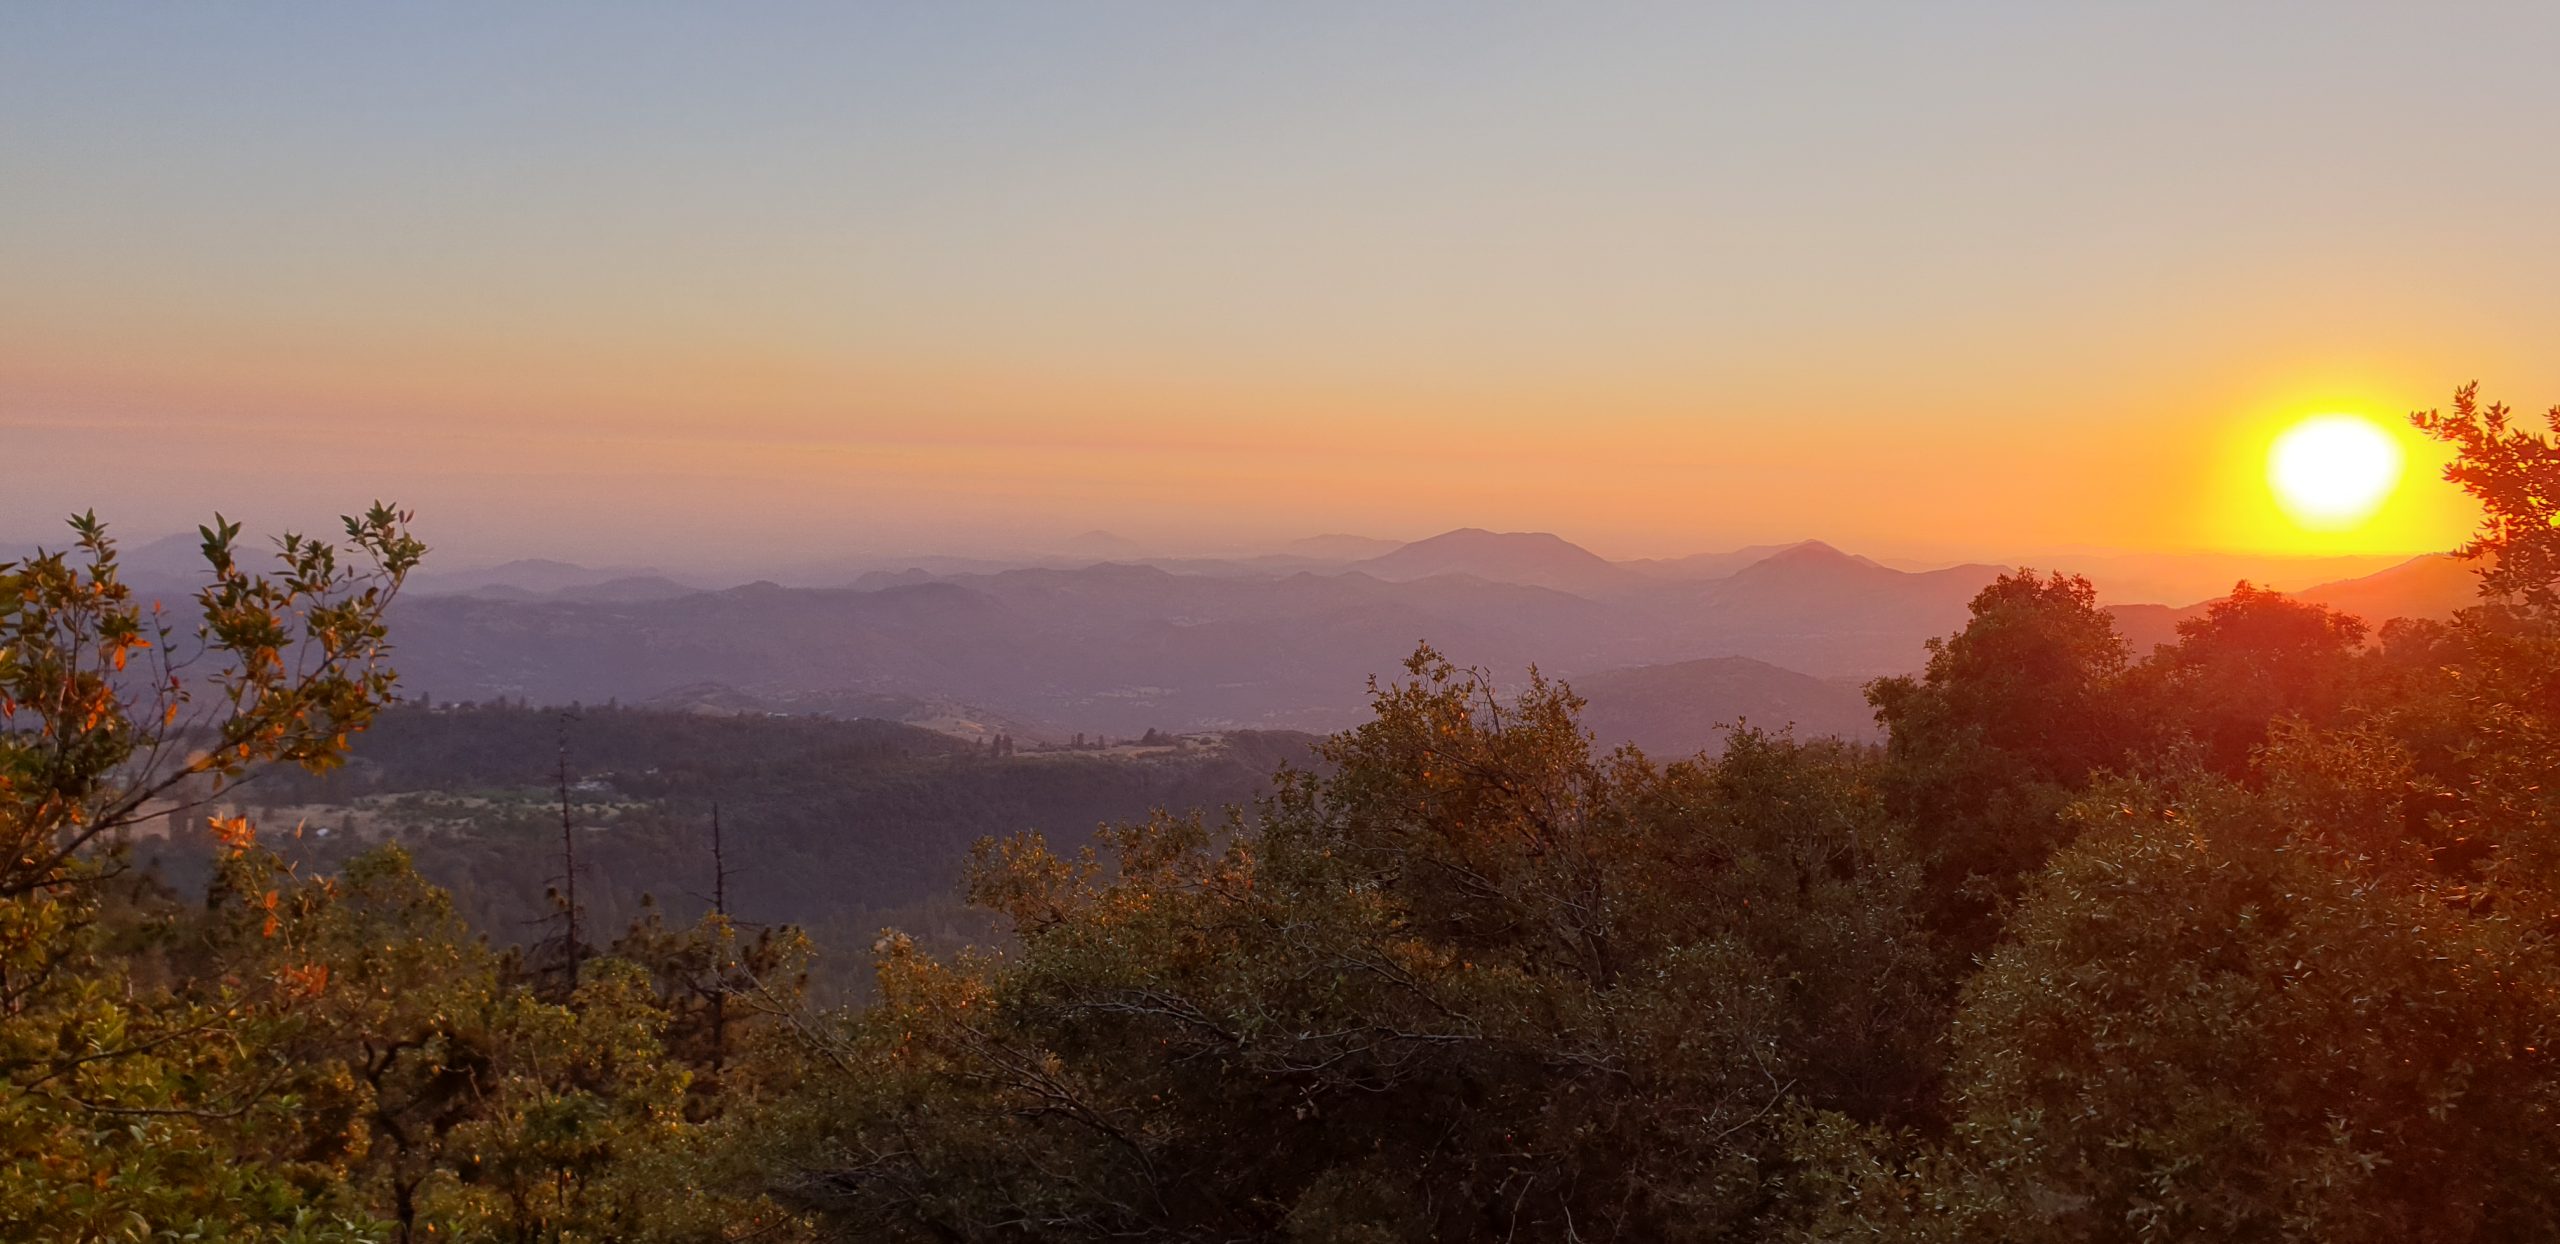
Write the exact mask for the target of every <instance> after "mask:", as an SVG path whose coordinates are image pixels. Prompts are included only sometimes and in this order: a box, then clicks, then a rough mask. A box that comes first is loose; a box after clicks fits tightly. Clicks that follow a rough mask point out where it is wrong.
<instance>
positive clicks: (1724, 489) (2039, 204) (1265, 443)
mask: <svg viewBox="0 0 2560 1244" xmlns="http://www.w3.org/2000/svg"><path fill="white" fill-rule="evenodd" d="M2553 47H2560V6H2551V5H2522V4H2519V5H2512V6H2482V7H2472V6H2462V5H2450V4H2444V5H2424V6H2414V5H2404V6H2390V7H2387V8H2383V7H2374V8H2368V7H2365V6H2357V5H2345V4H2334V5H2325V6H2290V5H2288V6H2279V5H2273V4H2267V5H2255V4H2231V3H2219V4H2193V5H2189V4H2142V5H2133V4H2121V5H2119V4H2083V5H2052V4H2033V5H2014V6H2012V5H1973V4H1930V5H1913V4H1877V5H1847V4H1804V5H1766V6H1738V5H1737V6H1721V5H1716V6H1711V5H1676V6H1660V7H1653V6H1641V5H1629V6H1615V5H1612V6H1564V5H1545V6H1523V7H1513V6H1496V5H1473V4H1471V5H1434V4H1393V5H1374V4H1359V5H1325V4H1312V3H1310V4H1290V5H1254V6H1248V5H1204V4H1173V3H1166V4H1123V3H1091V4H1024V5H1005V4H993V3H988V4H967V5H885V4H884V5H870V6H861V5H846V4H830V5H812V6H787V5H759V4H723V5H696V6H677V5H662V4H635V3H617V4H598V5H583V6H582V5H574V4H549V5H513V4H489V5H472V4H456V3H439V4H432V5H428V4H420V5H398V4H378V5H338V6H323V5H255V4H238V5H218V6H217V5H165V6H161V5H147V4H119V5H63V4H52V3H28V2H24V0H0V539H5V538H18V539H24V538H31V537H33V536H37V535H46V534H50V533H51V532H52V531H53V530H54V524H56V523H57V522H58V520H59V518H60V516H61V515H63V514H65V513H67V512H70V511H74V510H80V509H87V508H91V507H95V508H96V509H97V510H98V511H99V513H100V514H101V515H102V516H104V517H107V518H109V519H110V520H112V521H114V522H116V523H117V524H118V525H119V526H121V527H122V528H124V529H126V530H128V531H131V532H135V533H141V534H157V533H159V532H164V531H169V530H174V529H178V528H180V527H181V526H185V525H191V524H192V523H194V522H196V521H199V520H201V519H202V518H203V517H204V516H205V515H207V514H208V513H210V512H212V511H214V510H217V509H219V510H222V511H223V512H225V513H228V514H232V515H234V516H237V517H244V518H246V519H248V520H249V521H250V522H251V523H252V524H253V525H308V524H312V523H315V522H317V521H321V520H325V519H326V518H327V517H328V516H330V515H333V514H337V513H341V512H346V511H348V510H350V509H353V508H360V507H361V506H362V505H364V504H365V503H367V502H369V501H371V500H373V499H375V498H377V497H380V498H385V499H390V500H395V501H397V502H399V503H400V504H403V505H406V506H409V507H411V508H413V509H414V510H415V511H416V512H417V514H418V522H419V526H420V528H421V529H422V531H424V532H425V534H426V535H427V537H428V538H429V540H430V541H431V542H432V543H435V544H437V545H438V546H439V547H440V548H441V549H443V550H446V551H447V552H449V553H450V554H452V555H455V556H458V557H461V558H464V559H471V558H484V559H485V558H491V557H499V556H509V555H527V554H539V555H548V556H568V557H575V558H580V559H585V560H591V561H593V560H617V561H624V562H639V563H656V564H670V563H687V562H699V561H702V560H704V559H712V560H717V559H720V558H724V557H745V556H749V555H750V554H752V555H754V556H759V557H765V556H771V557H779V556H785V555H795V556H796V555H804V554H805V555H821V554H826V553H831V552H839V551H851V550H872V549H898V550H909V551H929V550H940V551H969V550H972V549H994V548H1009V547H1035V546H1039V545H1041V544H1043V543H1044V542H1055V541H1057V540H1059V539H1062V538H1064V537H1068V536H1072V535H1074V534H1075V533H1078V532H1082V531H1086V530H1089V529H1095V528H1100V529H1107V530H1110V531H1113V532H1117V533H1120V534H1122V535H1124V536H1128V537H1130V538H1132V539H1135V540H1138V541H1140V542H1141V543H1144V544H1148V545H1150V546H1154V547H1158V548H1162V549H1166V550H1168V551H1183V550H1186V549H1196V550H1209V549H1213V548H1222V547H1229V546H1244V545H1249V544H1252V543H1255V542H1259V541H1268V540H1274V539H1278V538H1283V537H1289V536H1299V535H1307V534H1313V533H1316V532H1332V531H1348V532H1356V533H1363V534H1370V535H1377V536H1385V537H1392V538H1412V537H1418V536H1422V535H1427V534H1430V533H1432V532H1434V531H1439V530H1443V529H1446V528H1451V527H1457V526H1482V527H1491V528H1496V529H1517V530H1550V531H1555V532H1559V533H1561V534H1564V535H1566V536H1568V537H1570V538H1573V539H1575V540H1577V541H1579V542H1581V543H1583V544H1586V545H1588V546H1590V547H1592V548H1594V549H1596V550H1598V551H1601V552H1603V553H1605V554H1608V555H1612V556H1653V555H1675V554H1681V553H1689V552H1697V551H1702V550H1711V549H1722V548H1731V547H1735V546H1739V545H1745V544H1753V543H1760V542H1764V541H1772V540H1785V539H1796V538H1803V537H1806V536H1818V537H1821V538H1824V539H1827V540H1830V541H1831V542H1833V543H1835V544H1839V545H1842V546H1843V547H1849V548H1854V549H1859V550H1862V551H1871V552H1875V553H1879V554H1894V555H1905V556H1915V555H1920V556H1925V555H1945V556H1950V557H1952V556H2022V555H2026V554H2028V553H2031V552H2034V551H2038V550H2048V549H2089V548H2108V549H2131V550H2190V549H2193V550H2243V551H2259V552H2264V551H2276V552H2319V553H2350V552H2353V553H2377V552H2401V551H2417V550H2422V549H2430V548H2440V547H2445V546H2447V545H2449V544H2451V543H2452V542H2454V541H2455V540H2456V539H2458V538H2459V537H2460V535H2461V534H2462V533H2463V531H2464V529H2465V528H2466V527H2467V526H2468V523H2469V521H2470V520H2469V517H2468V515H2467V514H2466V512H2465V511H2464V510H2463V507H2462V506H2461V504H2460V503H2459V501H2458V499H2457V498H2454V497H2452V496H2451V495H2450V494H2449V492H2448V489H2447V488H2446V486H2444V485H2442V484H2440V483H2437V482H2434V479H2433V477H2434V464H2435V461H2436V460H2434V459H2432V458H2430V457H2429V456H2428V454H2429V450H2428V447H2426V446H2424V445H2420V444H2417V443H2416V442H2415V441H2411V442H2410V444H2409V445H2408V446H2407V448H2408V449H2409V451H2410V452H2411V453H2412V454H2413V455H2415V457H2413V459H2412V462H2411V466H2410V469H2409V472H2408V478H2409V484H2410V486H2409V487H2407V488H2405V489H2404V490H2402V492H2401V493H2399V494H2397V495H2395V497H2394V498H2393V500H2392V501H2391V502H2389V503H2388V504H2386V505H2385V507H2384V508H2383V510H2382V511H2381V513H2380V514H2378V515H2377V516H2376V517H2375V518H2374V519H2373V520H2372V521H2370V522H2367V523H2363V524H2360V525H2357V526H2355V527H2353V528H2350V529H2346V530H2311V529H2307V528H2303V527H2301V526H2299V525H2297V524H2295V523H2293V522H2292V521H2290V520H2289V519H2288V518H2287V517H2286V515H2285V513H2284V512H2283V511H2282V510H2281V508H2280V507H2278V506H2277V505H2276V504H2275V502H2274V499H2273V498H2272V497H2271V496H2270V495H2269V494H2268V490H2267V487H2266V483H2265V469H2264V459H2265V453H2266V450H2267V447H2268V445H2269V443H2270V442H2271V441H2272V440H2273V439H2274V438H2275V436H2276V435H2277V434H2278V433H2279V432H2280V431H2282V430H2283V429H2284V428H2285V427H2286V426H2287V425H2288V423H2290V422H2291V421H2292V420H2294V419H2297V418H2299V417H2302V416H2305V415H2310V414H2316V413H2323V412H2333V411H2336V412H2346V413H2354V414H2363V415H2368V416H2371V417H2374V418H2377V419H2381V420H2384V421H2386V422H2388V423H2390V424H2391V425H2393V426H2394V427H2398V426H2400V425H2401V423H2402V422H2403V420H2404V416H2405V414H2406V413H2407V412H2408V411H2410V410H2412V409H2417V408H2424V407H2430V406H2437V405H2441V404H2443V403H2444V402H2445V400H2446V399H2447V398H2448V397H2449V395H2450V393H2451V391H2452V390H2453V388H2454V386H2455V385H2457V384H2459V383H2461V382H2464V381H2467V380H2478V381H2480V382H2481V383H2482V386H2483V391H2484V393H2486V394H2487V395H2489V396H2491V397H2496V398H2502V399H2504V400H2507V401H2510V402H2512V403H2514V404H2516V405H2517V406H2519V407H2522V408H2526V409H2529V410H2536V411H2538V410H2540V409H2543V408H2544V407H2547V406H2549V405H2551V404H2552V403H2554V402H2560V352H2554V351H2553V350H2552V348H2551V347H2552V343H2554V342H2560V245H2555V244H2554V238H2553V235H2552V233H2551V221H2552V219H2553V213H2554V211H2555V210H2560V209H2555V205H2560V142H2555V141H2554V140H2553V135H2554V132H2555V130H2554V127H2555V124H2560V73H2554V72H2552V71H2551V67H2550V64H2549V52H2550V49H2552V48H2553Z"/></svg>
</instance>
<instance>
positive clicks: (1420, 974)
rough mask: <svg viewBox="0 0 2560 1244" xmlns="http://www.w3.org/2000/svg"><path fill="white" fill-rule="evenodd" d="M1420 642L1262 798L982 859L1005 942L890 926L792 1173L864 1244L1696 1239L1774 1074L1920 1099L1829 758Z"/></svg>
mask: <svg viewBox="0 0 2560 1244" xmlns="http://www.w3.org/2000/svg"><path fill="white" fill-rule="evenodd" d="M1407 669H1408V674H1409V677H1408V679H1406V680H1404V681H1401V682H1398V683H1395V684H1392V685H1388V686H1383V687H1377V688H1375V691H1374V703H1375V718H1374V719H1373V720H1372V721H1370V722H1369V723H1368V724H1366V725H1363V726H1361V727H1360V728H1358V729H1356V730H1353V731H1349V732H1347V733H1345V734H1342V735H1339V736H1336V737H1335V738H1334V739H1333V740H1331V741H1330V742H1329V743H1328V744H1327V745H1326V747H1325V749H1324V750H1325V757H1326V759H1327V761H1328V762H1329V763H1330V765H1331V768H1330V770H1329V771H1327V772H1324V773H1322V774H1310V773H1290V774H1285V775H1284V776H1283V777H1282V779H1281V780H1280V783H1279V785H1278V788H1277V790H1276V792H1275V793H1274V795H1273V796H1272V797H1271V798H1270V799H1269V800H1268V801H1266V802H1265V803H1264V804H1263V805H1262V806H1261V807H1260V809H1259V810H1258V815H1257V817H1256V818H1255V819H1253V820H1250V821H1247V820H1242V819H1239V820H1237V821H1234V822H1232V823H1230V824H1228V825H1225V826H1223V827H1219V828H1214V829H1213V828H1212V827H1211V826H1210V825H1209V824H1207V823H1204V822H1202V821H1200V820H1198V819H1196V818H1176V817H1159V818H1157V819H1156V820H1153V821H1150V822H1147V823H1144V824H1138V825H1129V826H1122V827H1119V828H1116V829H1114V830H1111V831H1109V832H1108V833H1107V834H1106V835H1105V840H1104V847H1105V848H1106V850H1105V851H1092V850H1088V851H1086V852H1083V853H1079V854H1075V855H1060V854H1057V853H1055V852H1052V851H1051V850H1050V849H1049V848H1048V847H1047V846H1046V845H1045V844H1043V843H1041V842H1039V841H1038V840H1036V839H1017V840H1014V841H1011V842H1007V843H1004V844H988V845H987V846H985V847H984V848H982V850H981V852H980V854H979V856H978V859H977V862H976V867H975V869H974V870H973V871H974V875H973V883H972V888H973V893H974V895H975V897H976V898H977V899H978V901H980V902H981V903H984V904H986V905H988V906H991V907H993V908H995V909H997V910H999V911H1001V912H1003V913H1005V914H1006V915H1007V916H1008V917H1009V918H1010V919H1011V922H1012V925H1013V929H1014V933H1015V937H1016V938H1017V939H1018V943H1019V947H1020V949H1019V952H1018V954H1016V955H1012V956H1008V957H1007V958H1006V959H1005V960H1003V961H1001V962H999V961H995V960H992V959H987V958H983V957H978V958H969V957H964V958H962V959H959V960H957V961H955V962H950V963H941V962H936V961H934V960H931V959H929V958H926V957H925V956H923V955H921V954H919V953H917V952H916V950H915V949H914V947H913V945H912V944H911V943H910V942H908V941H906V940H905V939H903V938H897V937H894V936H893V937H891V938H888V939H886V940H885V941H884V942H883V944H882V947H881V960H880V968H879V970H880V996H881V1001H880V1003H879V1005H877V1006H876V1007H874V1008H872V1009H871V1010H869V1011H867V1012H865V1013H862V1014H860V1015H858V1016H854V1017H850V1018H848V1019H847V1020H845V1021H843V1022H841V1023H839V1024H837V1025H834V1026H830V1027H827V1028H824V1029H822V1030H820V1031H817V1032H815V1033H813V1036H812V1051H813V1059H814V1061H815V1062H817V1063H818V1064H819V1065H821V1066H824V1067H827V1068H831V1069H832V1070H831V1071H829V1073H827V1074H825V1075H822V1076H819V1077H817V1078H815V1079H814V1080H813V1081H812V1082H811V1084H810V1085H809V1086H808V1089H807V1091H805V1092H804V1093H803V1095H802V1096H801V1097H800V1098H799V1099H798V1100H795V1101H792V1102H787V1103H783V1104H784V1107H785V1109H784V1112H783V1114H782V1116H781V1117H779V1118H777V1120H776V1122H775V1124H774V1125H773V1128H772V1134H773V1135H774V1136H775V1137H776V1138H777V1139H776V1141H775V1146H776V1147H775V1151H774V1158H773V1160H774V1162H775V1164H776V1168H777V1178H779V1179H780V1181H781V1186H782V1188H783V1190H784V1192H785V1194H786V1196H787V1197H788V1198H789V1199H790V1200H792V1201H794V1202H795V1203H798V1204H801V1205H804V1206H807V1207H809V1208H810V1209H812V1210H814V1211H816V1212H818V1213H819V1214H820V1215H822V1216H823V1217H824V1218H825V1219H826V1220H827V1221H828V1222H829V1223H831V1224H832V1225H833V1226H834V1227H835V1229H837V1230H840V1231H843V1232H845V1233H847V1234H851V1235H855V1236H858V1237H861V1238H870V1239H884V1240H894V1239H918V1240H922V1239H943V1240H992V1239H1008V1240H1082V1239H1093V1238H1099V1237H1104V1236H1111V1235H1130V1236H1140V1237H1145V1238H1157V1239H1195V1238H1196V1239H1275V1240H1276V1239H1284V1238H1285V1239H1302V1240H1424V1239H1478V1238H1495V1237H1503V1236H1510V1235H1518V1236H1526V1237H1530V1238H1558V1239H1561V1238H1576V1237H1578V1238H1582V1239H1591V1240H1597V1239H1623V1240H1636V1239H1659V1238H1680V1237H1698V1236H1709V1235H1715V1234H1718V1233H1722V1232H1728V1231H1733V1230H1738V1229H1741V1228H1742V1227H1744V1226H1745V1225H1746V1224H1749V1223H1751V1222H1752V1221H1754V1220H1755V1219H1756V1217H1758V1216H1759V1215H1761V1214H1762V1213H1764V1212H1765V1211H1766V1210H1767V1208H1768V1206H1769V1204H1770V1174H1769V1172H1770V1171H1771V1170H1773V1169H1775V1168H1776V1167H1778V1166H1781V1165H1783V1162H1784V1156H1785V1155H1784V1151H1783V1144H1782V1133H1783V1125H1784V1123H1785V1121H1786V1120H1787V1119H1788V1118H1789V1117H1790V1114H1791V1112H1792V1111H1794V1110H1795V1109H1797V1108H1798V1103H1799V1102H1800V1101H1801V1100H1803V1099H1807V1098H1812V1099H1817V1100H1824V1101H1829V1102H1836V1103H1838V1104H1840V1105H1842V1106H1844V1107H1846V1108H1853V1109H1863V1110H1868V1111H1872V1112H1876V1113H1883V1112H1886V1111H1889V1110H1891V1109H1893V1108H1894V1106H1895V1104H1896V1103H1898V1102H1899V1101H1900V1100H1902V1099H1903V1097H1904V1096H1906V1095H1907V1092H1908V1083H1909V1081H1910V1079H1911V1072H1910V1070H1909V1068H1908V1067H1907V1066H1906V1065H1905V1063H1906V1062H1907V1061H1908V1060H1909V1058H1910V1057H1911V1056H1912V1049H1911V1047H1910V1046H1906V1045H1904V1044H1902V1042H1903V1040H1904V1038H1905V1037H1907V1036H1908V1035H1909V1034H1912V1033H1926V1032H1928V1031H1931V1030H1932V1025H1930V1024H1929V1023H1928V1022H1927V1020H1926V1018H1925V1007H1926V1002H1925V999H1924V997H1923V996H1922V991H1921V990H1920V988H1919V987H1918V983H1919V982H1920V980H1921V979H1922V978H1924V977H1925V975H1926V970H1925V966H1924V964H1923V962H1922V960H1923V958H1924V955H1925V950H1924V947H1923V944H1922V941H1921V939H1920V938H1919V936H1918V934H1917V932H1916V930H1914V929H1913V928H1912V927H1911V924H1910V921H1909V919H1908V918H1907V915H1906V913H1907V912H1908V911H1909V903H1908V899H1909V896H1910V894H1911V892H1912V889H1913V887H1915V886H1916V884H1917V872H1916V869H1914V868H1913V867H1912V866H1911V865H1910V863H1909V862H1908V860H1907V858H1906V857H1905V855H1904V853H1903V852H1902V850H1901V847H1900V843H1899V840H1898V838H1897V836H1896V835H1895V834H1894V833H1893V832H1892V830H1891V827H1890V826H1889V824H1887V822H1886V821H1885V818H1884V816H1883V812H1882V809H1881V807H1880V806H1879V805H1878V804H1877V802H1876V801H1875V798H1874V795H1873V793H1872V786H1871V785H1870V784H1868V783H1867V782H1865V781H1864V780H1863V778H1864V765H1865V763H1866V762H1865V761H1864V760H1863V758H1862V757H1861V756H1860V755H1859V754H1858V753H1856V752H1854V751H1851V750H1849V749H1844V748H1839V747H1835V746H1828V745H1823V746H1807V745H1799V744H1795V743H1792V742H1789V741H1786V740H1783V739H1776V738H1771V737H1768V736H1764V735H1757V734H1748V733H1746V734H1744V735H1742V736H1740V737H1738V738H1737V739H1736V742H1735V746H1734V748H1733V749H1732V750H1731V751H1730V752H1729V753H1728V755H1727V757H1726V758H1725V759H1724V760H1723V761H1721V762H1717V763H1716V764H1715V765H1714V766H1713V767H1710V768H1698V767H1694V766H1687V765H1683V766H1675V767H1674V768H1673V769H1672V770H1671V771H1669V772H1667V773H1666V772H1665V771H1662V770H1659V769H1657V768H1656V767H1654V766H1653V765H1652V764H1651V763H1650V762H1649V761H1646V760H1645V759H1644V758H1643V757H1642V756H1641V755H1639V754H1637V753H1635V752H1633V751H1632V750H1629V751H1622V752H1619V753H1616V754H1613V755H1609V756H1595V755H1594V754H1592V752H1591V750H1590V747H1589V741H1588V739H1587V737H1586V736H1585V735H1584V734H1583V733H1582V732H1581V730H1580V729H1579V726H1578V724H1577V721H1576V716H1575V713H1576V709H1577V707H1578V701H1576V700H1575V699H1574V698H1573V697H1572V695H1571V693H1570V691H1569V690H1567V689H1566V688H1564V687H1562V686H1560V685H1557V684H1554V683H1550V682H1547V681H1545V680H1543V679H1538V678H1536V677H1534V676H1533V677H1532V680H1531V683H1530V685H1529V687H1528V689H1527V690H1526V691H1525V692H1524V693H1523V694H1522V695H1521V696H1520V697H1519V698H1518V699H1517V700H1514V701H1506V700H1503V699H1501V698H1499V697H1497V696H1496V695H1495V694H1494V693H1493V690H1492V688H1491V687H1490V686H1489V685H1488V684H1487V682H1486V681H1485V679H1484V678H1483V677H1482V676H1481V674H1479V673H1476V672H1472V671H1461V670H1458V669H1456V668H1454V667H1452V666H1451V665H1450V664H1449V663H1448V662H1446V661H1445V660H1442V659H1441V658H1439V657H1438V656H1437V655H1436V654H1434V653H1432V652H1431V651H1429V650H1428V649H1424V650H1423V651H1422V652H1420V653H1418V654H1417V655H1416V656H1415V658H1414V659H1413V661H1412V662H1410V663H1409V664H1408V667H1407ZM1915 1012H1922V1013H1923V1017H1922V1018H1920V1019H1919V1020H1917V1021H1916V1022H1914V1020H1913V1015H1914V1013H1915ZM1923 1043H1925V1041H1924V1042H1923ZM1817 1059H1818V1060H1820V1062H1821V1065H1819V1066H1817V1065H1815V1063H1816V1060H1817Z"/></svg>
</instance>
